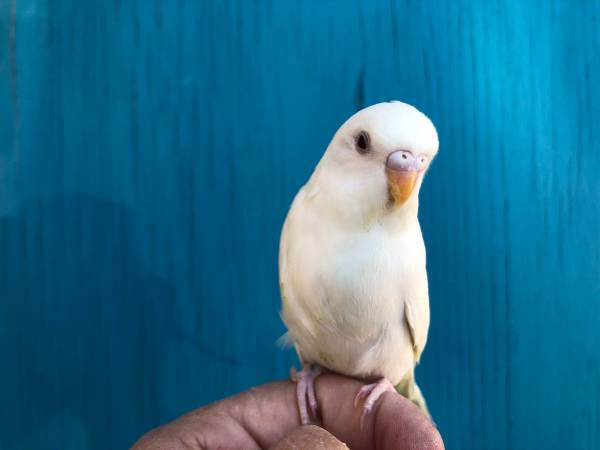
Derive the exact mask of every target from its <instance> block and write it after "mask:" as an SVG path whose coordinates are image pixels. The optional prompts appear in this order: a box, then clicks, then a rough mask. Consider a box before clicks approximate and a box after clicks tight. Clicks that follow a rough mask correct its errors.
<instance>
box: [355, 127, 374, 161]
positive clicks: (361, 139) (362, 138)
mask: <svg viewBox="0 0 600 450" xmlns="http://www.w3.org/2000/svg"><path fill="white" fill-rule="evenodd" d="M370 148H371V137H370V136H369V133H367V132H366V131H361V132H360V133H358V136H356V151H357V152H358V153H360V154H361V155H364V154H365V153H367V152H368V151H369V150H370Z"/></svg>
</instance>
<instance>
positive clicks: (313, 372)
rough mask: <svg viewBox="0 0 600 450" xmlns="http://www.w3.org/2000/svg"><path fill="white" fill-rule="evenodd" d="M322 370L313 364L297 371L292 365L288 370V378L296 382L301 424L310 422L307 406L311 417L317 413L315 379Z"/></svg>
mask: <svg viewBox="0 0 600 450" xmlns="http://www.w3.org/2000/svg"><path fill="white" fill-rule="evenodd" d="M322 372H323V370H322V369H321V367H320V366H318V365H316V364H314V365H309V366H304V368H303V369H302V370H301V371H300V372H298V371H297V370H296V369H295V368H294V367H292V369H291V370H290V378H291V379H292V381H294V382H296V400H297V402H298V411H299V413H300V422H301V423H302V425H308V424H310V423H311V421H310V415H309V408H310V413H311V414H312V417H314V418H316V417H317V415H318V403H317V397H316V395H315V379H316V378H317V377H318V376H319V375H321V373H322Z"/></svg>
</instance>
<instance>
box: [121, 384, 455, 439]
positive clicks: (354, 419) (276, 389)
mask: <svg viewBox="0 0 600 450" xmlns="http://www.w3.org/2000/svg"><path fill="white" fill-rule="evenodd" d="M362 386H363V384H362V383H360V382H359V381H356V380H353V379H350V378H346V377H341V376H338V375H331V374H328V375H322V376H320V377H319V378H318V379H317V381H316V395H317V400H318V404H319V408H320V411H321V416H322V427H323V428H324V429H325V430H327V431H328V432H329V433H327V432H325V431H324V430H323V429H320V428H317V427H314V426H308V427H301V428H299V427H300V419H299V415H298V407H297V404H296V385H295V384H294V383H292V382H289V381H280V382H274V383H269V384H266V385H263V386H259V387H256V388H252V389H250V390H249V391H246V392H242V393H241V394H238V395H235V396H233V397H229V398H226V399H224V400H221V401H219V402H216V403H213V404H211V405H208V406H206V407H204V408H200V409H197V410H195V411H192V412H191V413H188V414H186V415H184V416H182V417H180V418H179V419H177V420H175V421H173V422H171V423H169V424H166V425H163V426H162V427H159V428H157V429H155V430H152V431H150V432H149V433H147V434H146V435H144V436H143V437H142V438H141V439H140V440H139V441H138V442H137V443H136V444H135V446H134V447H133V450H158V449H162V450H176V449H177V450H179V449H186V450H200V449H202V450H216V449H223V450H224V449H248V450H250V449H269V448H276V449H277V450H285V449H303V448H312V449H342V448H345V447H344V446H343V444H342V443H345V444H346V445H347V446H348V447H350V448H351V449H352V450H360V449H378V450H392V449H415V450H416V449H423V450H424V449H431V450H441V449H443V448H444V444H443V442H442V439H441V437H440V434H439V433H438V431H437V429H436V428H435V427H434V426H433V424H432V423H431V422H430V421H429V419H427V418H426V417H425V416H424V415H423V413H421V411H419V409H418V408H417V407H416V406H414V405H413V404H412V402H410V401H409V400H407V399H405V398H404V397H402V396H400V395H399V394H396V393H392V392H386V393H385V394H383V396H382V397H381V398H380V400H379V401H378V402H377V404H376V405H375V409H374V410H373V412H372V413H371V414H369V415H368V416H367V417H366V420H365V422H364V425H363V429H362V430H361V428H360V419H361V408H355V407H354V405H353V401H354V398H355V396H356V394H357V393H358V391H359V389H360V388H361V387H362ZM330 433H331V434H330ZM334 436H335V437H334ZM336 438H337V439H336ZM340 441H341V442H340ZM275 446H276V447H275Z"/></svg>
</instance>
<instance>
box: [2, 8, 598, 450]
mask: <svg viewBox="0 0 600 450" xmlns="http://www.w3.org/2000/svg"><path fill="white" fill-rule="evenodd" d="M0 32H1V33H0V358H1V359H2V361H4V364H3V367H2V371H1V372H0V380H1V381H2V382H1V383H0V401H1V403H2V405H3V408H2V409H0V447H2V448H7V449H20V448H64V449H70V448H73V449H87V448H89V449H106V448H125V447H127V446H128V445H130V444H131V443H132V442H133V441H134V440H135V439H136V437H137V436H139V435H140V434H141V433H142V432H144V431H145V430H146V429H148V428H150V427H153V426H156V425H157V424H159V423H162V422H164V421H167V420H169V419H171V418H173V417H175V416H177V415H179V414H181V413H183V412H185V411H187V410H190V409H192V408H195V407H197V406H199V405H202V404H204V403H207V402H209V401H213V400H215V399H217V398H220V397H222V396H225V395H229V394H232V393H234V392H237V391H239V390H242V389H245V388H247V387H249V386H252V385H255V384H257V383H262V382H266V381H268V380H271V379H274V378H283V377H285V376H286V375H287V370H288V368H289V366H290V365H291V364H293V363H294V362H295V357H294V356H293V354H292V353H291V352H289V351H287V352H285V351H282V350H280V349H278V348H277V347H276V346H275V344H274V342H275V340H276V339H277V338H278V336H279V335H280V334H282V333H283V331H284V329H283V327H282V325H281V323H280V321H279V318H278V310H279V297H278V287H277V267H276V263H277V246H278V238H279V231H280V227H281V224H282V222H283V219H284V216H285V213H286V210H287V207H288V206H289V204H290V202H291V200H292V197H293V195H294V193H295V192H296V191H297V189H298V188H299V187H300V186H301V185H302V184H303V183H304V182H305V181H306V179H307V178H308V176H309V175H310V173H311V170H312V168H313V167H314V165H315V164H316V162H317V161H318V160H319V158H320V156H321V154H322V152H323V150H324V148H325V146H326V145H327V143H328V141H329V139H330V138H331V136H332V134H333V132H334V131H335V129H336V128H337V127H338V126H339V125H340V124H341V123H342V122H343V121H344V120H345V119H346V118H347V117H348V116H349V115H350V114H352V113H353V112H355V111H356V110H357V109H359V108H361V107H363V106H365V105H368V104H372V103H376V102H379V101H384V100H389V99H401V100H403V101H406V102H409V103H412V104H414V105H416V106H417V107H419V108H420V109H421V110H423V111H424V112H426V113H427V114H428V115H429V116H430V117H431V118H432V120H433V121H434V123H435V124H436V125H437V128H438V132H439V135H440V142H441V149H440V154H439V157H438V158H437V160H436V161H435V162H434V165H433V168H432V170H431V172H430V174H429V175H428V178H427V180H426V182H425V185H424V188H423V192H422V199H421V213H420V215H421V222H422V227H423V231H424V235H425V239H426V244H427V248H428V268H429V274H430V291H431V310H432V325H431V332H430V339H429V344H428V347H427V349H426V351H425V353H424V355H423V358H422V361H423V362H422V365H421V366H420V367H419V368H418V372H417V373H418V375H417V376H418V378H419V379H420V384H421V385H422V388H423V391H424V393H425V395H426V397H427V399H428V402H429V404H430V406H431V409H432V412H433V415H434V417H435V420H436V422H437V423H438V425H439V427H440V430H441V432H442V434H443V436H444V438H445V440H446V443H447V448H449V449H458V448H460V449H509V448H510V449H531V448H547V449H562V448H577V449H583V450H585V449H595V450H598V449H600V381H599V380H600V346H599V344H598V343H599V342H600V282H599V280H600V177H598V173H600V127H599V126H598V117H600V87H599V86H600V84H599V83H598V80H600V4H599V3H598V2H593V1H580V2H568V1H566V0H564V1H559V0H554V1H550V2H548V1H531V2H521V1H516V0H514V1H503V2H499V1H498V2H495V1H491V2H474V1H464V2H450V1H441V2H431V3H429V2H415V1H410V0H406V1H404V0H389V1H374V2H361V1H345V2H341V1H334V0H327V1H322V2H309V1H299V2H271V1H260V2H246V1H242V0H227V1H220V2H211V1H202V2H197V1H187V0H180V1H172V2H160V1H156V2H146V1H144V2H143V1H141V0H131V1H99V0H92V1H86V2H81V1H76V0H60V1H52V2H50V1H44V0H22V1H19V2H16V1H9V0H4V1H2V0H0Z"/></svg>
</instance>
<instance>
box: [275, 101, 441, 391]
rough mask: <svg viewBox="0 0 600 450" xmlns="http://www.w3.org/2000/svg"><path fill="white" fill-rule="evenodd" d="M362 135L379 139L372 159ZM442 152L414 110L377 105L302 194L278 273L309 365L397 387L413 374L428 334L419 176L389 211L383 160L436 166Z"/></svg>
mask: <svg viewBox="0 0 600 450" xmlns="http://www.w3.org/2000/svg"><path fill="white" fill-rule="evenodd" d="M361 130H365V131H368V132H369V134H370V136H371V138H372V151H371V152H370V153H369V154H368V155H361V154H359V153H358V152H357V151H356V149H355V141H354V139H355V136H356V134H357V133H358V132H360V131H361ZM437 147H438V140H437V134H436V132H435V128H434V127H433V125H432V124H431V122H430V121H429V119H427V118H426V117H425V116H424V115H423V114H422V113H420V112H418V111H417V110H416V109H415V108H413V107H411V106H409V105H406V104H404V103H400V102H393V103H382V104H378V105H374V106H372V107H370V108H367V109H365V110H362V111H360V112H358V113H357V114H355V115H354V116H352V117H351V118H350V119H349V120H348V121H347V122H346V123H345V124H344V125H342V127H341V128H340V130H338V132H337V133H336V135H335V136H334V138H333V140H332V142H331V144H330V145H329V147H328V149H327V151H326V152H325V154H324V156H323V158H322V159H321V161H320V162H319V164H318V166H317V168H316V169H315V172H314V173H313V175H312V177H311V179H310V180H309V182H308V183H307V184H306V185H305V186H304V187H303V188H302V189H301V190H300V192H299V193H298V194H297V196H296V198H295V199H294V202H293V204H292V206H291V208H290V211H289V213H288V216H287V218H286V221H285V224H284V227H283V231H282V235H281V244H280V256H279V265H280V268H279V269H280V283H281V292H282V303H283V307H282V318H283V320H284V322H285V324H286V326H287V327H288V331H289V338H290V339H291V341H293V343H294V345H295V346H296V348H297V350H298V352H299V354H300V357H301V359H302V360H303V362H304V363H318V364H320V365H322V366H324V367H326V368H329V369H331V370H333V371H336V372H340V373H344V374H347V375H351V376H358V377H363V378H370V377H386V378H388V379H389V380H390V381H391V382H392V383H394V384H396V383H398V382H400V380H401V379H402V378H403V377H404V376H405V375H406V374H407V373H408V372H409V371H410V370H412V369H413V368H414V365H415V363H416V361H417V360H418V357H419V355H420V352H421V351H422V349H423V348H424V346H425V342H426V340H427V330H428V327H429V301H428V289H427V273H426V268H425V262H426V261H425V246H424V243H423V238H422V235H421V229H420V227H419V222H418V219H417V212H418V191H419V188H420V185H421V181H422V175H421V176H420V177H419V179H418V182H417V186H416V188H415V189H414V191H413V193H412V195H411V197H410V198H409V200H408V201H407V202H406V203H405V204H404V205H402V206H401V207H390V204H389V194H388V187H387V180H386V177H385V160H386V157H387V155H388V154H389V153H390V152H392V151H395V150H398V149H404V150H410V151H412V152H413V153H419V154H424V155H426V156H428V158H429V160H431V159H433V157H434V156H435V154H436V152H437ZM407 306H408V311H409V312H410V317H406V316H405V311H406V310H407V309H406V308H407ZM407 320H410V326H408V325H407V322H406V321H407Z"/></svg>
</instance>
